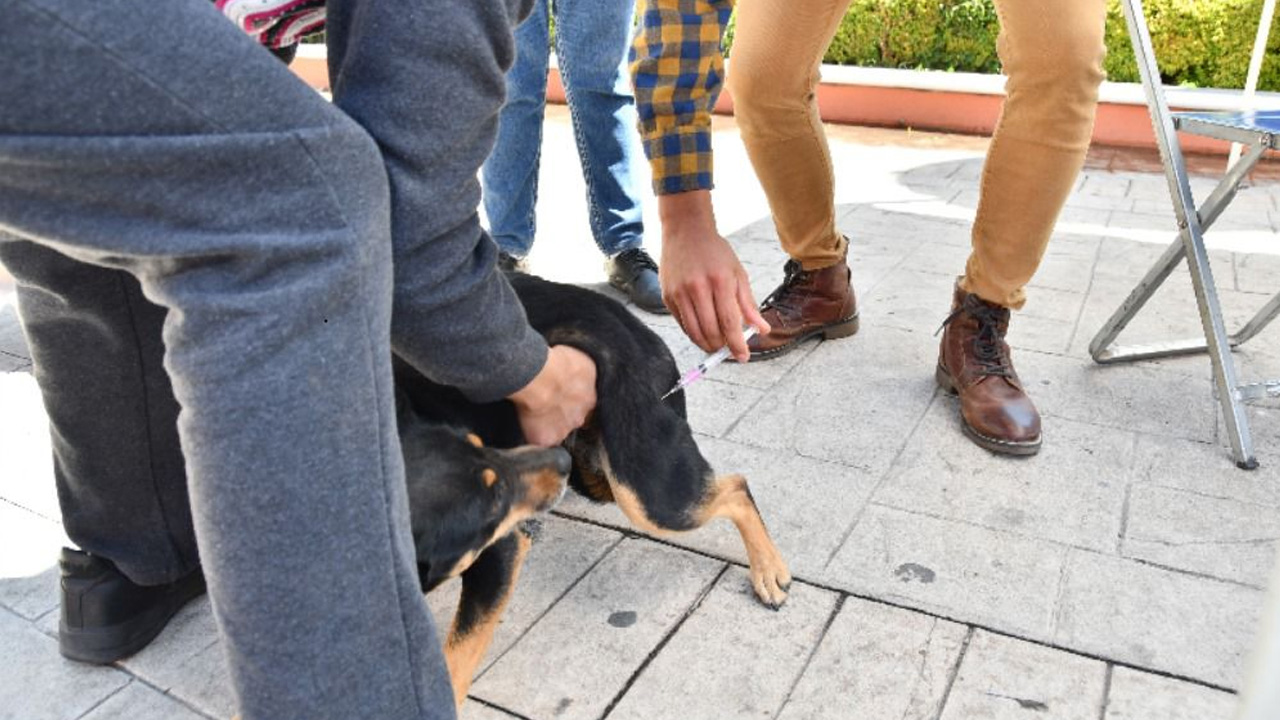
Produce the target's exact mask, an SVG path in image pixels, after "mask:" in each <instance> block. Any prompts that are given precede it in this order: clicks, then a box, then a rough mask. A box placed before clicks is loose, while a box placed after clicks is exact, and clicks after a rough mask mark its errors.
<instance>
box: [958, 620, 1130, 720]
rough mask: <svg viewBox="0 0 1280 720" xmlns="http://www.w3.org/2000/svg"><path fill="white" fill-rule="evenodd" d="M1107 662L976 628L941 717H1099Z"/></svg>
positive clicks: (1076, 719)
mask: <svg viewBox="0 0 1280 720" xmlns="http://www.w3.org/2000/svg"><path fill="white" fill-rule="evenodd" d="M1105 684H1106V664H1105V663H1102V662H1100V661H1098V660H1090V659H1088V658H1083V657H1080V656H1078V655H1071V654H1070V653H1064V652H1061V651H1058V650H1053V649H1050V648H1046V647H1043V646H1040V645H1033V644H1031V643H1028V642H1024V641H1022V640H1016V639H1014V638H1009V637H1003V636H1000V635H995V634H993V633H990V632H987V631H985V630H978V631H976V632H974V634H973V638H972V639H970V641H969V646H968V648H967V649H966V651H965V655H964V659H963V660H962V661H961V662H960V671H959V673H958V674H957V675H956V681H955V685H954V686H953V687H952V688H951V695H950V697H948V699H947V706H946V708H944V709H943V711H942V716H941V718H940V720H968V719H969V718H986V719H989V720H1023V719H1029V718H1036V719H1037V720H1040V719H1046V720H1047V719H1050V718H1051V719H1052V720H1095V718H1097V717H1098V715H1099V709H1100V708H1101V707H1102V703H1103V700H1104V697H1103V696H1104V694H1105Z"/></svg>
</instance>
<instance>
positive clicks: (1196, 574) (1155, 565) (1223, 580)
mask: <svg viewBox="0 0 1280 720" xmlns="http://www.w3.org/2000/svg"><path fill="white" fill-rule="evenodd" d="M1071 549H1072V550H1082V551H1084V552H1088V553H1091V554H1093V555H1101V556H1103V557H1112V556H1109V555H1106V554H1105V553H1100V552H1097V551H1096V550H1092V551H1091V550H1087V549H1085V548H1075V547H1073V548H1071ZM1117 557H1119V558H1120V559H1122V560H1128V561H1129V562H1132V563H1136V564H1138V565H1144V566H1146V567H1150V568H1155V569H1157V570H1164V571H1165V572H1171V573H1174V574H1176V575H1185V576H1187V577H1192V578H1195V579H1197V580H1208V581H1209V582H1215V583H1218V584H1221V585H1231V586H1234V587H1238V588H1244V589H1246V590H1255V591H1258V592H1266V590H1267V588H1266V587H1265V586H1262V585H1253V584H1250V583H1247V582H1241V581H1239V580H1230V579H1228V578H1221V577H1217V576H1214V575H1209V574H1208V573H1203V572H1197V571H1195V570H1187V569H1186V568H1178V567H1173V566H1172V565H1165V564H1163V563H1158V562H1153V561H1151V560H1144V559H1143V558H1140V557H1133V556H1131V555H1119V556H1117Z"/></svg>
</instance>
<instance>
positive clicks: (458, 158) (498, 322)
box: [326, 0, 547, 402]
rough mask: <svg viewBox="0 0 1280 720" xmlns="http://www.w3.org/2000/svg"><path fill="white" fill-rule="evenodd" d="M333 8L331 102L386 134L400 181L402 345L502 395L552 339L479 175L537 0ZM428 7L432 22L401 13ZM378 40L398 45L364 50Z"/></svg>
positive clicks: (396, 338)
mask: <svg viewBox="0 0 1280 720" xmlns="http://www.w3.org/2000/svg"><path fill="white" fill-rule="evenodd" d="M330 5H331V7H330V9H329V15H328V22H327V26H326V39H327V42H328V45H329V75H330V81H331V85H332V89H333V100H334V103H335V104H336V105H337V106H338V107H340V108H342V110H344V111H345V112H346V113H347V114H348V115H350V116H351V117H352V118H354V119H355V120H356V121H357V122H359V123H360V124H361V125H362V126H363V127H364V128H365V130H367V131H368V132H369V133H370V134H371V135H372V136H373V138H374V140H376V141H377V143H378V145H379V147H380V148H381V150H382V154H383V157H384V158H385V160H386V166H387V175H388V178H389V180H390V183H391V228H392V241H393V243H394V258H395V304H394V313H393V317H392V327H391V343H392V347H393V349H394V350H395V351H396V352H397V353H398V354H399V355H401V356H402V357H404V359H406V360H408V361H409V362H410V363H411V364H413V365H414V366H415V367H416V368H417V369H418V370H419V371H421V372H423V373H424V374H425V375H427V376H428V377H430V378H431V379H433V380H435V381H437V382H440V383H444V384H447V385H453V386H456V387H458V388H459V389H461V390H462V391H463V392H464V393H466V394H467V396H468V397H470V398H471V399H472V400H475V401H478V402H485V401H490V400H496V399H499V398H502V397H505V396H506V395H509V394H511V393H512V392H514V391H516V390H518V389H520V388H522V387H524V386H525V385H526V384H528V382H529V381H530V380H532V379H533V377H534V375H536V374H537V373H538V372H539V371H540V370H541V369H542V366H543V365H544V364H545V363H546V358H547V345H546V343H545V342H544V341H543V339H542V337H541V336H540V335H538V334H537V333H536V332H535V331H534V330H533V329H532V328H530V327H529V324H528V322H527V320H526V319H525V315H524V310H523V308H522V306H521V305H520V302H519V300H518V299H517V298H516V296H515V294H514V292H512V290H511V287H510V286H509V285H508V284H507V282H506V280H505V279H504V278H503V277H502V274H501V273H500V272H498V271H497V269H496V264H495V256H496V254H497V248H496V246H495V245H494V243H493V242H492V240H490V239H489V237H488V236H487V234H486V233H485V232H484V230H483V229H482V228H481V227H480V222H479V215H478V213H477V207H478V205H479V201H480V183H479V181H478V179H477V175H476V173H477V172H478V170H479V168H480V165H481V164H482V163H483V162H484V160H485V158H486V157H487V156H488V154H489V151H490V149H491V148H492V147H493V142H494V137H495V135H496V133H497V125H498V111H499V109H501V106H502V102H503V100H504V93H505V84H504V77H505V73H506V70H507V69H508V68H509V67H510V66H511V63H512V61H513V60H514V57H515V56H514V52H515V45H514V41H513V39H512V35H511V31H512V28H513V27H514V26H515V25H516V24H517V23H518V22H519V21H520V19H522V18H523V17H524V16H526V15H527V14H528V11H529V8H530V7H531V3H530V0H509V1H503V0H468V1H467V2H446V3H436V4H435V5H434V7H435V8H436V11H435V12H433V13H407V14H396V13H386V12H385V8H383V12H382V13H375V12H371V10H372V9H374V8H377V7H380V6H379V5H378V4H376V3H374V4H369V3H358V2H357V3H331V4H330ZM335 6H336V7H335ZM419 16H421V17H430V22H406V21H405V18H406V17H419ZM368 43H378V44H381V45H382V46H383V47H388V46H389V47H395V48H397V52H396V53H385V52H382V53H372V54H367V53H366V54H362V53H360V52H358V50H359V49H360V48H361V47H365V46H367V44H368ZM348 48H350V49H351V51H348ZM374 56H376V57H374Z"/></svg>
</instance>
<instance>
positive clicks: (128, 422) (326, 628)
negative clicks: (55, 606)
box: [0, 0, 546, 720]
mask: <svg viewBox="0 0 1280 720" xmlns="http://www.w3.org/2000/svg"><path fill="white" fill-rule="evenodd" d="M519 4H521V2H518V1H517V0H512V1H511V2H506V1H504V0H495V1H494V2H482V1H481V0H474V1H472V0H466V1H465V2H462V1H460V2H443V3H442V2H425V3H400V2H391V0H333V1H332V2H331V3H330V7H331V12H332V13H334V16H335V18H336V23H335V25H334V30H333V32H332V35H333V36H334V37H336V38H340V39H341V43H342V45H341V47H338V48H336V49H335V52H334V53H333V55H334V58H335V59H334V61H333V62H335V63H336V64H337V65H338V68H337V69H338V71H339V72H338V75H336V76H335V79H336V81H337V84H338V87H340V88H341V92H340V93H337V94H336V96H335V99H336V100H338V101H339V104H340V105H341V106H342V107H343V108H344V109H345V110H346V111H347V113H349V114H350V115H352V116H355V117H357V119H359V120H360V124H357V123H356V122H353V121H352V119H351V118H350V117H348V115H347V114H344V112H342V111H340V110H339V109H337V108H335V107H334V106H332V105H330V104H328V103H326V102H324V101H323V100H322V99H321V98H320V97H319V96H317V95H316V94H315V93H314V92H313V91H311V90H310V89H308V88H306V87H305V86H304V85H302V84H301V83H300V82H298V81H297V80H296V79H295V78H294V77H293V76H292V75H291V74H290V73H289V72H288V71H287V70H286V69H285V68H284V67H283V65H281V64H280V63H279V61H277V60H276V59H274V58H273V57H271V55H269V54H268V53H267V52H265V51H263V50H262V49H260V48H258V47H256V46H254V45H253V43H252V42H251V41H250V40H248V39H247V38H246V37H244V36H243V35H242V34H241V33H240V32H239V31H238V30H237V29H236V28H235V27H234V26H233V25H232V24H231V23H229V22H227V21H226V20H225V19H223V18H222V17H221V16H220V15H219V14H218V13H217V12H216V11H215V10H214V9H213V7H212V5H211V3H209V2H207V0H166V1H165V2H156V3H136V2H127V1H126V0H98V1H97V2H93V3H87V2H77V1H75V0H0V262H3V263H4V264H5V265H6V267H7V268H8V269H9V271H10V272H11V273H12V274H13V275H14V277H15V278H16V279H17V281H18V286H19V309H20V313H21V316H22V319H23V323H24V327H25V329H26V332H27V334H28V338H29V340H30V344H31V348H32V353H33V356H34V360H35V372H36V376H37V380H38V381H39V383H40V386H41V390H42V392H43V394H44V400H45V406H46V408H47V410H48V412H49V416H50V421H51V426H52V430H53V433H52V434H53V438H54V451H55V467H56V471H57V481H58V485H59V488H58V489H59V498H60V502H61V504H62V508H63V515H64V522H65V524H66V527H67V531H68V534H69V535H70V536H71V537H72V539H73V540H75V541H76V542H77V543H78V544H80V545H81V546H82V547H84V548H85V549H87V550H90V551H91V552H96V553H99V554H101V555H104V556H105V557H108V558H110V559H112V560H114V561H116V563H117V564H118V565H119V566H120V567H121V569H122V570H123V571H124V572H125V573H126V574H127V575H129V576H130V577H131V578H132V579H133V580H135V581H136V582H140V583H145V584H150V583H159V582H166V581H169V580H173V579H175V578H176V577H178V576H180V575H182V574H183V573H185V572H188V571H190V570H191V569H192V568H194V567H196V566H197V564H200V565H202V566H203V569H204V572H205V575H206V578H207V579H208V582H209V590H210V595H211V598H212V601H213V609H214V614H215V617H216V619H217V622H218V627H219V630H220V632H221V634H222V636H223V640H224V647H225V648H226V652H227V656H228V660H229V664H230V667H231V674H232V680H233V684H234V690H235V693H236V697H237V700H238V703H239V706H240V709H241V712H242V714H243V715H244V717H245V718H246V720H252V719H253V718H292V717H297V718H324V717H335V718H336V717H342V718H351V717H368V718H422V717H432V718H434V717H452V716H453V714H454V713H453V709H452V702H451V693H450V690H449V686H448V678H447V676H446V673H445V670H444V667H443V662H442V658H441V655H440V650H439V647H438V644H437V642H436V639H435V632H434V628H433V625H432V622H431V619H430V617H429V615H428V614H427V612H426V608H425V604H424V603H423V600H422V597H421V594H420V592H419V589H418V583H417V576H416V571H415V567H414V556H413V548H412V546H411V544H410V536H409V532H408V513H407V506H406V498H405V490H404V482H403V468H402V465H401V457H400V451H399V444H398V439H397V436H396V430H395V425H394V417H393V407H392V405H393V400H392V391H391V374H390V364H389V357H390V347H391V340H390V337H391V332H390V328H391V327H392V325H393V316H392V308H393V269H392V268H393V262H392V259H393V251H394V258H395V272H396V273H397V277H399V276H400V275H404V276H405V278H406V279H405V282H404V285H405V288H404V293H403V294H401V293H396V294H395V295H394V298H395V301H394V302H395V319H394V323H395V326H396V346H397V348H401V349H402V350H403V351H404V353H405V354H406V356H408V357H409V358H410V359H411V361H413V362H415V363H416V364H418V365H419V366H420V368H421V369H423V370H424V371H425V372H428V373H429V374H433V375H435V376H437V377H439V378H441V379H444V380H446V381H453V382H455V383H456V384H459V385H460V386H462V387H464V389H466V390H467V391H468V392H469V393H470V394H471V395H472V396H473V397H476V398H478V399H492V398H493V397H500V396H501V395H503V394H506V393H507V392H510V391H511V390H514V389H515V388H518V387H520V386H521V385H523V384H524V382H527V380H528V379H529V378H530V377H532V375H533V373H536V372H537V370H538V369H539V368H540V367H541V364H542V362H543V358H544V357H545V353H546V348H545V345H544V344H542V343H541V341H540V340H539V339H537V338H536V335H534V334H533V333H532V332H531V331H530V330H529V329H528V327H527V324H526V323H525V322H524V318H523V314H522V313H521V312H520V310H519V305H518V303H517V302H516V300H515V299H514V296H513V294H512V293H511V291H510V288H509V287H507V286H506V284H505V282H504V281H502V280H501V278H500V276H499V275H498V274H497V273H496V272H494V270H493V262H492V260H493V254H494V250H493V247H492V243H490V242H489V241H488V239H487V238H486V237H484V236H483V234H482V233H481V232H480V231H479V228H478V225H476V221H475V198H474V196H473V195H472V193H471V192H470V190H469V187H470V185H473V184H474V175H475V171H476V168H478V166H479V164H480V162H481V161H482V160H483V157H484V153H485V152H486V151H487V146H486V144H485V143H486V142H491V138H492V121H493V116H494V115H495V114H496V111H497V109H498V105H499V104H500V102H501V89H500V88H501V82H502V71H503V69H504V68H503V67H502V64H503V62H509V60H503V57H504V53H506V52H507V50H509V45H510V38H509V35H510V24H511V23H512V22H514V20H515V16H516V15H518V8H515V7H514V6H516V5H519ZM382 6H385V7H384V8H383V10H381V11H379V10H378V9H379V7H382ZM362 14H363V15H362ZM375 32H385V33H386V36H385V38H383V39H384V40H387V41H389V42H378V41H377V40H378V39H377V38H376V37H374V36H373V34H374V33H375ZM415 33H416V36H415ZM433 34H434V35H442V34H448V35H450V36H451V37H454V38H455V39H454V40H453V41H452V43H453V45H452V46H450V47H449V48H448V49H449V51H450V52H449V54H442V53H440V52H436V53H434V54H424V53H423V52H421V51H414V52H410V53H408V54H405V53H403V52H401V48H404V47H405V45H404V44H403V40H404V38H405V37H409V36H414V42H415V43H427V44H428V45H430V43H431V36H432V35H433ZM504 43H505V44H504ZM468 48H473V50H468ZM504 48H505V49H504ZM379 55H382V56H383V59H381V60H380V59H379V57H378V56H379ZM495 58H496V59H495ZM433 63H434V64H433ZM437 65H439V67H437ZM405 73H412V74H413V75H414V76H416V77H417V78H418V82H420V83H421V84H422V86H423V87H425V88H428V89H427V90H424V91H421V92H419V93H417V94H416V95H414V96H413V101H412V102H407V101H406V99H405V98H398V99H393V100H392V101H389V102H388V101H387V100H385V99H384V96H383V95H382V94H381V92H380V90H379V88H384V89H395V90H399V91H403V88H404V87H405V86H406V84H407V83H406V81H405V80H404V78H405V77H406V75H405ZM490 75H494V76H496V77H490ZM380 81H385V82H381V83H380ZM444 81H447V82H448V83H450V84H452V83H457V82H460V81H461V82H464V83H467V87H465V88H462V89H461V91H460V92H454V91H453V90H454V88H451V87H450V86H449V85H441V84H440V83H441V82H444ZM433 83H434V84H433ZM494 88H497V90H496V91H495V90H494ZM441 97H449V98H452V99H451V100H450V103H451V104H450V106H449V112H450V113H452V114H451V115H450V116H449V117H448V118H443V119H441V118H439V117H434V116H433V115H431V114H430V113H441V112H444V110H443V109H442V108H440V107H436V106H437V105H439V103H438V102H436V100H438V99H439V98H441ZM415 106H416V107H417V108H418V110H421V109H422V108H423V106H425V107H426V109H427V110H429V111H430V113H428V114H426V117H425V121H424V119H423V117H422V116H423V113H422V112H418V111H415ZM410 115H412V117H411V118H410V117H409V116H410ZM424 122H425V124H426V125H427V126H428V128H429V129H434V130H435V131H436V132H435V134H434V135H428V136H427V137H425V138H422V142H429V143H434V144H433V145H431V146H430V147H428V148H425V149H424V148H415V147H413V142H414V141H413V140H412V139H411V138H408V137H398V135H397V133H400V134H401V135H404V134H405V133H404V132H403V131H404V130H405V129H406V128H410V129H411V128H413V127H417V126H420V125H422V124H423V123H424ZM450 123H452V124H450ZM361 125H365V127H363V128H362V127H361ZM458 125H462V126H464V128H461V129H460V128H459V127H458ZM468 177H470V178H472V179H471V180H470V181H468V180H467V178H468ZM389 178H390V182H389ZM459 178H461V180H459ZM407 193H413V194H412V195H410V194H407ZM468 205H469V206H470V207H469V208H468ZM393 213H394V217H395V223H396V224H395V229H396V232H395V233H394V234H393V232H392V227H393V225H392V218H393ZM415 269H416V270H417V272H416V273H415V272H414V271H415ZM161 329H162V335H161ZM161 337H162V338H163V342H161ZM437 346H438V347H437ZM495 352H496V353H498V354H497V355H495V354H494V353H495ZM482 359H483V361H482ZM166 371H167V374H166ZM170 381H171V382H170ZM179 408H180V409H181V411H180V413H179V412H178V410H179ZM175 415H176V416H177V422H176V433H175V423H174V417H175ZM175 434H176V436H177V437H178V438H180V441H181V450H180V452H179V450H178V448H177V447H176V445H175V441H174V438H175ZM184 469H185V476H186V477H185V478H184V472H183V471H184ZM188 491H189V505H188V497H187V493H188ZM197 548H198V559H197Z"/></svg>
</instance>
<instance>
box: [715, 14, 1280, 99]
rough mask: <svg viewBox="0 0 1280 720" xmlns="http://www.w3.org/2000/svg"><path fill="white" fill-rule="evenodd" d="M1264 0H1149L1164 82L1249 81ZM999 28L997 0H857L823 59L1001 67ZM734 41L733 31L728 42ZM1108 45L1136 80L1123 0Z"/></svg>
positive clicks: (1110, 24)
mask: <svg viewBox="0 0 1280 720" xmlns="http://www.w3.org/2000/svg"><path fill="white" fill-rule="evenodd" d="M1010 1H1011V2H1025V1H1026V0H1010ZM1262 2H1263V0H1146V2H1144V6H1145V10H1146V14H1147V23H1148V26H1149V27H1150V29H1151V36H1152V43H1153V44H1154V46H1155V51H1156V58H1158V59H1159V62H1160V70H1161V73H1162V74H1163V76H1164V80H1165V82H1166V83H1169V84H1174V85H1193V86H1198V87H1222V88H1239V87H1243V86H1244V79H1245V74H1246V72H1247V71H1248V67H1249V52H1250V50H1251V49H1252V47H1253V39H1254V33H1255V32H1256V29H1257V25H1258V17H1259V15H1260V14H1261V12H1262ZM1278 26H1280V23H1276V24H1275V25H1273V27H1272V32H1271V36H1270V38H1269V39H1268V42H1267V51H1268V52H1267V55H1268V56H1271V55H1274V54H1276V52H1277V51H1280V27H1278ZM999 30H1000V25H999V20H998V18H997V17H996V11H995V6H994V3H993V2H992V0H852V2H851V3H850V4H849V10H848V12H847V13H846V14H845V18H844V21H843V22H842V23H841V25H840V28H839V29H838V30H837V31H836V36H835V39H833V40H832V42H831V46H830V48H828V50H827V55H826V57H825V59H824V61H825V62H828V63H834V64H839V65H863V66H872V67H891V68H913V69H929V70H954V71H964V72H981V73H997V72H1000V60H999V58H998V57H997V56H996V36H997V35H998V33H999ZM731 42H732V34H729V35H728V36H727V37H726V43H731ZM1106 43H1107V59H1106V62H1105V67H1106V70H1107V77H1108V79H1110V80H1115V81H1119V82H1137V80H1138V68H1137V64H1136V63H1135V62H1134V59H1133V50H1132V47H1131V45H1130V43H1129V35H1128V32H1127V30H1126V28H1125V22H1124V15H1123V13H1122V12H1121V10H1120V4H1119V1H1118V0H1110V2H1109V8H1108V12H1107V31H1106ZM1258 87H1259V89H1261V90H1273V91H1280V63H1276V62H1264V63H1263V67H1262V76H1261V78H1260V80H1259V84H1258Z"/></svg>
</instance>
